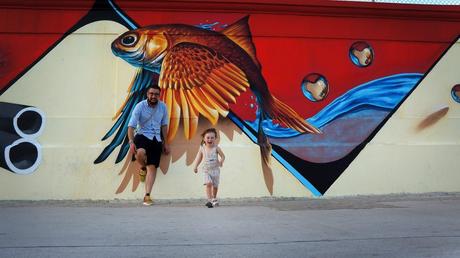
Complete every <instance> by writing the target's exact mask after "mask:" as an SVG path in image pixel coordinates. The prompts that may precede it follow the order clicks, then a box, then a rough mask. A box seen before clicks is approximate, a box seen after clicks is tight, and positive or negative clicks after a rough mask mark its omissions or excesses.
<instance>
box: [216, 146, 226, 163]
mask: <svg viewBox="0 0 460 258" xmlns="http://www.w3.org/2000/svg"><path fill="white" fill-rule="evenodd" d="M217 153H218V154H219V156H220V161H219V165H220V166H221V167H222V166H223V165H224V161H225V155H224V152H223V151H222V149H221V148H220V147H217Z"/></svg>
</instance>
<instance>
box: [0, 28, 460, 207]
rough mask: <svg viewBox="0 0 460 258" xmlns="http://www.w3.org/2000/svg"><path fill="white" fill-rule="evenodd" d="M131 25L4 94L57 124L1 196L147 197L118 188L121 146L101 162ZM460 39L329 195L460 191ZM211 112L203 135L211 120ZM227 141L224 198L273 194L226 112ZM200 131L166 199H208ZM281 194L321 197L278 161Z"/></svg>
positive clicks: (163, 178) (162, 184)
mask: <svg viewBox="0 0 460 258" xmlns="http://www.w3.org/2000/svg"><path fill="white" fill-rule="evenodd" d="M125 30H126V29H125V28H124V27H122V26H120V25H119V24H117V23H113V22H108V21H100V22H96V23H93V24H90V25H88V26H85V27H83V28H81V29H80V30H78V31H76V32H75V33H74V34H72V35H70V36H68V37H67V38H65V39H64V41H62V42H61V43H60V44H59V45H58V46H56V47H55V48H54V49H53V50H52V51H51V52H50V53H49V54H48V55H47V56H46V57H45V58H43V59H42V60H41V61H40V62H38V63H37V64H36V65H35V66H34V67H33V68H32V69H30V70H29V71H28V72H27V74H25V76H23V77H22V78H20V79H19V80H18V81H17V82H16V83H15V84H14V85H13V86H11V87H10V88H9V89H8V90H7V91H6V92H5V93H4V94H3V95H1V96H0V101H5V102H13V103H19V104H25V105H31V106H36V107H38V108H40V109H42V110H43V111H44V112H45V114H46V116H47V122H46V125H45V131H44V133H43V135H41V136H40V137H39V138H38V141H39V142H40V143H41V145H42V148H43V149H42V152H43V160H42V162H41V165H40V166H39V168H38V169H37V171H35V172H34V173H33V174H31V175H25V176H21V175H17V174H13V173H11V172H9V171H7V170H5V169H2V168H0V182H2V184H1V187H0V199H3V200H13V199H14V200H16V199H25V200H42V199H109V200H110V199H116V198H117V199H138V198H140V197H141V196H142V195H143V185H142V184H141V185H140V186H139V187H138V188H137V190H136V191H134V192H132V191H131V183H130V184H129V185H128V187H127V188H126V190H125V191H124V192H123V193H121V194H115V191H116V189H117V188H118V186H119V185H120V183H121V180H122V178H123V175H119V174H118V173H119V171H120V169H121V167H122V163H123V162H121V163H119V164H114V159H115V156H116V154H117V152H118V149H116V150H115V152H114V153H113V154H112V155H111V156H110V157H109V158H108V159H107V160H106V161H105V162H103V163H101V164H97V165H95V164H93V161H94V159H95V158H96V157H97V156H98V155H99V154H100V152H101V151H102V149H103V148H104V147H105V146H106V145H107V144H108V143H109V142H110V140H111V139H108V140H106V141H105V142H101V141H100V139H101V138H102V136H103V135H104V134H105V133H106V132H107V130H108V129H109V128H110V127H111V126H112V125H113V121H112V119H111V117H112V116H113V114H114V113H115V112H116V110H117V109H118V107H119V106H120V105H121V104H122V102H123V101H124V99H125V97H126V90H127V88H128V85H129V84H130V82H131V80H132V77H133V75H134V72H135V70H134V68H133V67H132V66H130V65H129V64H127V63H126V62H124V61H123V60H121V59H119V58H116V57H115V56H114V55H113V54H112V53H111V50H110V43H111V42H112V41H113V40H114V39H115V38H116V37H117V36H118V35H120V34H121V33H123V32H124V31H125ZM458 56H460V43H457V44H456V45H455V46H454V47H452V49H450V50H449V52H448V53H447V54H446V55H445V56H444V58H443V59H442V60H441V61H440V62H439V63H438V64H437V65H436V66H435V67H434V69H433V70H432V71H431V73H430V74H429V75H428V76H427V77H426V78H425V79H424V80H423V82H422V83H421V84H420V85H419V86H418V88H417V89H416V90H415V91H414V92H413V93H412V94H411V95H410V97H409V98H408V99H407V100H406V101H405V102H404V103H403V105H402V106H401V107H400V108H399V109H398V110H397V112H396V113H395V114H394V115H393V116H392V117H391V118H390V119H389V121H388V122H387V123H386V124H385V126H384V127H383V128H382V129H381V130H380V131H379V133H378V134H377V135H376V136H375V137H374V139H373V140H372V141H371V142H370V143H369V144H368V145H367V146H366V147H365V148H364V149H363V151H362V152H361V153H360V155H358V157H357V158H356V159H355V160H354V161H353V162H352V163H351V165H350V166H349V167H348V168H347V170H346V171H345V172H344V173H343V174H342V175H341V176H340V177H339V179H338V180H337V181H336V182H335V183H334V184H333V185H332V186H331V188H330V189H329V190H328V191H327V192H326V194H325V197H329V196H344V195H357V194H388V193H421V192H449V191H460V184H459V183H458V182H460V173H459V172H458V171H459V170H458V166H457V164H456V163H455V160H456V158H458V157H459V154H460V147H459V146H460V138H459V137H458V132H459V131H460V120H459V117H460V110H459V105H460V104H458V103H455V102H454V101H453V100H452V99H451V97H450V90H451V88H452V86H453V85H455V84H457V83H459V82H460V73H459V72H458V71H457V70H458ZM443 105H447V106H449V111H448V113H447V115H446V116H445V117H443V118H441V119H440V120H439V121H438V122H437V123H436V124H434V125H432V126H430V127H428V128H426V129H424V130H421V131H418V130H416V127H417V125H418V124H419V123H420V122H421V121H422V120H423V119H424V118H425V117H426V116H428V115H429V114H431V113H432V112H433V111H435V110H436V108H437V107H439V106H443ZM209 126H210V124H209V122H207V121H205V120H204V119H202V120H201V121H200V124H199V128H198V132H200V131H202V130H203V129H205V128H207V127H209ZM217 128H218V129H219V130H221V135H220V136H221V143H220V145H221V147H222V148H223V150H224V152H225V154H226V156H227V161H226V164H225V166H224V168H222V179H221V185H220V190H219V191H220V192H219V194H220V197H222V198H229V197H231V198H239V197H263V196H269V193H268V191H267V189H266V187H265V183H264V180H263V176H262V172H261V166H260V156H259V149H258V147H257V146H256V145H255V144H253V143H252V142H251V141H250V140H249V139H248V137H246V136H245V135H244V134H242V133H241V131H240V130H239V129H238V128H237V127H236V126H235V125H234V124H233V123H232V122H231V121H230V120H228V119H221V120H220V121H219V124H218V126H217ZM198 142H199V137H198V136H197V137H195V138H194V139H192V140H191V141H190V142H189V141H186V140H185V139H184V138H183V136H182V129H181V128H180V129H179V133H178V135H177V136H176V139H175V141H174V144H173V145H172V154H171V155H170V156H169V157H168V158H169V159H170V160H171V161H172V163H171V164H170V166H169V169H168V171H167V174H166V175H164V174H163V173H159V174H158V177H157V181H156V183H155V186H154V190H153V196H154V198H157V199H187V198H202V197H203V196H204V189H203V186H202V176H201V175H196V174H194V173H193V172H192V171H191V166H190V162H191V161H192V160H193V158H194V155H195V152H196V149H197V148H198ZM272 162H273V173H274V181H275V185H274V194H273V196H277V197H280V196H286V197H287V196H289V197H312V194H311V193H310V192H309V191H308V190H307V189H306V188H305V187H304V186H303V185H301V184H300V182H299V181H298V180H297V179H296V178H295V177H294V176H292V175H291V173H290V172H289V171H287V170H286V169H285V168H284V167H283V166H282V165H280V164H279V163H278V162H277V161H276V160H274V159H273V161H272Z"/></svg>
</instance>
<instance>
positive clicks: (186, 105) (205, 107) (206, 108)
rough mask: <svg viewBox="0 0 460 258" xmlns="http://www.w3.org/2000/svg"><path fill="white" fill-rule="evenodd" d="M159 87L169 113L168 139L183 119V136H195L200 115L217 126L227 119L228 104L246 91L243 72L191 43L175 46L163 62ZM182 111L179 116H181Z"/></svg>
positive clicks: (221, 57) (223, 59)
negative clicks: (162, 91) (220, 119)
mask: <svg viewBox="0 0 460 258" xmlns="http://www.w3.org/2000/svg"><path fill="white" fill-rule="evenodd" d="M159 85H160V87H161V88H162V89H164V94H162V97H161V98H162V100H163V101H164V102H165V103H166V106H167V107H168V111H169V118H168V119H169V124H170V126H169V130H168V139H169V140H172V139H173V138H174V137H175V135H176V132H177V127H178V125H179V120H180V119H181V118H182V122H183V125H184V134H185V138H186V139H190V138H191V137H193V135H194V134H195V133H196V128H197V125H198V118H199V115H200V114H201V115H203V116H204V117H206V118H207V119H208V120H209V121H210V122H211V123H212V124H216V123H217V121H218V119H219V114H220V115H221V116H223V117H226V116H227V114H228V111H229V108H230V107H229V104H234V103H236V98H237V97H238V96H239V95H240V94H241V93H242V92H244V91H246V90H247V89H248V88H249V81H248V79H247V78H246V75H245V74H244V72H243V71H242V70H241V69H239V68H238V67H237V66H236V65H234V64H233V63H231V62H230V61H228V60H227V59H226V58H225V57H224V56H222V55H221V54H219V53H217V52H216V51H215V50H213V49H211V48H208V47H206V46H202V45H199V44H193V43H180V44H178V45H176V46H174V47H173V48H172V49H171V50H170V51H169V52H168V54H166V56H165V57H164V59H163V62H162V66H161V72H160V78H159ZM181 111H182V112H181Z"/></svg>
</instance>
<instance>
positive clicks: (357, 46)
mask: <svg viewBox="0 0 460 258" xmlns="http://www.w3.org/2000/svg"><path fill="white" fill-rule="evenodd" d="M349 55H350V59H351V61H352V62H353V64H355V65H356V66H359V67H366V66H369V65H371V64H372V61H373V60H374V50H373V49H372V47H371V46H370V45H369V44H367V43H366V42H364V41H358V42H355V43H353V45H351V47H350V51H349Z"/></svg>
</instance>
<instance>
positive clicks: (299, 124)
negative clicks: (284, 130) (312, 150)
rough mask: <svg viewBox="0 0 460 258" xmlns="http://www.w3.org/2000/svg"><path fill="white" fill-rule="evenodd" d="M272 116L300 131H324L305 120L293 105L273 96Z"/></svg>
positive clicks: (316, 132)
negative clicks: (290, 105)
mask: <svg viewBox="0 0 460 258" xmlns="http://www.w3.org/2000/svg"><path fill="white" fill-rule="evenodd" d="M270 116H271V118H272V119H276V120H278V121H279V122H281V123H282V124H283V125H284V126H286V127H289V128H292V129H294V130H297V131H298V132H300V133H307V132H308V133H315V134H320V133H322V132H321V130H319V129H318V128H316V127H315V126H313V125H312V124H310V123H308V122H307V121H305V119H303V118H302V117H301V116H300V115H299V114H297V112H295V111H294V110H293V109H292V108H291V107H289V106H288V105H287V104H285V103H283V102H282V101H280V100H278V99H277V98H275V97H273V104H272V108H271V114H270Z"/></svg>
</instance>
